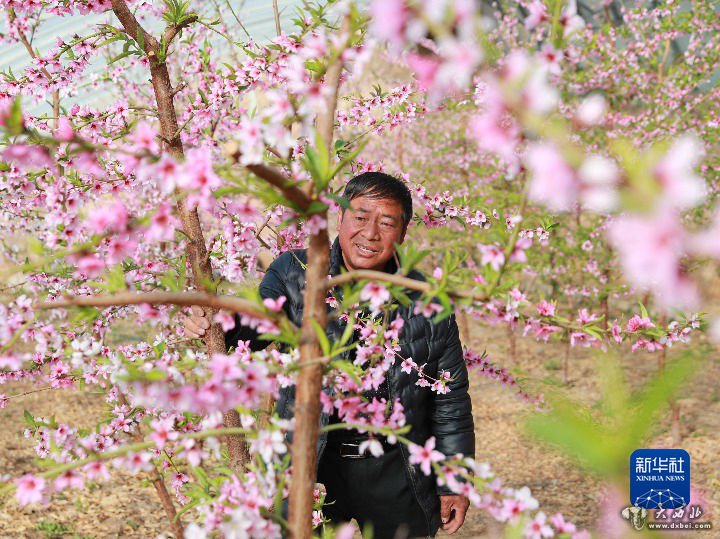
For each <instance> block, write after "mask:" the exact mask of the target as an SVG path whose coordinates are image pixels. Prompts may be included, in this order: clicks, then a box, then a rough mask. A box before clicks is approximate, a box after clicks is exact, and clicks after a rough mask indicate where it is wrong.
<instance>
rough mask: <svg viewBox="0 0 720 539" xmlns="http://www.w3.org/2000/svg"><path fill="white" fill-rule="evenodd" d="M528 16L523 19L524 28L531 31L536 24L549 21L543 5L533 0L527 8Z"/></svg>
mask: <svg viewBox="0 0 720 539" xmlns="http://www.w3.org/2000/svg"><path fill="white" fill-rule="evenodd" d="M527 10H528V16H527V17H526V18H525V28H527V29H528V30H532V29H533V28H535V27H536V26H537V25H538V24H540V23H542V22H547V21H548V20H550V18H549V16H548V13H547V8H546V7H545V3H544V2H542V1H541V0H534V1H533V2H531V3H530V4H529V5H528V6H527Z"/></svg>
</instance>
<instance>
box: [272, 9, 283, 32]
mask: <svg viewBox="0 0 720 539" xmlns="http://www.w3.org/2000/svg"><path fill="white" fill-rule="evenodd" d="M273 13H274V15H275V33H277V35H278V36H280V35H281V34H282V28H280V10H279V9H278V2H277V0H273Z"/></svg>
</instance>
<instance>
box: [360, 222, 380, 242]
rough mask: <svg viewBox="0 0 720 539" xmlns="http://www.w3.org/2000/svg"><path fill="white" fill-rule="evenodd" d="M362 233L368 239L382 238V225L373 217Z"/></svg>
mask: <svg viewBox="0 0 720 539" xmlns="http://www.w3.org/2000/svg"><path fill="white" fill-rule="evenodd" d="M362 235H363V237H365V239H368V240H377V239H380V226H379V225H378V223H377V222H376V221H374V220H372V219H371V220H370V221H368V224H367V225H366V226H365V228H363V230H362Z"/></svg>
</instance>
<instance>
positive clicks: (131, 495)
mask: <svg viewBox="0 0 720 539" xmlns="http://www.w3.org/2000/svg"><path fill="white" fill-rule="evenodd" d="M508 343H509V341H508V338H507V335H506V334H505V332H504V331H503V330H501V329H498V330H493V329H482V330H477V331H475V332H474V337H473V346H474V347H475V349H476V350H482V349H483V348H486V349H487V351H488V353H489V354H490V356H491V358H493V359H497V360H498V361H499V362H500V363H501V364H503V365H504V366H506V367H508V368H515V369H519V370H520V371H522V372H523V373H524V374H525V375H527V376H528V377H529V378H531V379H534V380H542V379H544V378H546V377H549V378H552V379H556V380H559V378H560V373H559V371H558V370H557V364H558V363H559V361H560V358H561V357H562V353H563V347H562V346H561V345H542V346H541V345H538V344H535V343H533V342H532V341H530V340H523V339H518V340H517V356H518V360H517V362H516V364H515V365H512V364H510V363H509V361H508V360H503V358H507V351H508ZM625 364H626V365H627V366H628V370H629V367H630V366H631V365H633V376H635V377H637V379H638V380H641V379H645V378H646V377H647V376H649V375H650V374H651V373H652V372H653V370H654V369H655V366H656V361H655V359H654V357H653V356H650V355H646V354H639V355H637V354H636V355H632V356H628V357H627V358H626V360H625ZM593 365H594V360H593V359H592V355H591V354H590V353H588V352H587V351H574V352H573V357H572V359H571V386H570V387H569V391H570V392H571V393H572V394H573V395H574V396H577V397H580V398H582V399H583V400H584V401H585V402H588V403H590V402H592V401H593V399H595V398H597V396H598V390H597V387H596V386H595V384H594V383H593V381H592V380H593V377H592V372H593V369H594V367H593ZM28 389H31V387H29V386H28V385H25V384H8V385H7V386H5V387H3V388H2V390H3V392H4V393H7V394H15V393H19V392H22V391H27V390H28ZM471 392H472V396H473V403H474V414H475V420H476V427H477V439H478V444H477V446H478V450H477V458H478V460H480V461H486V462H489V463H490V465H491V466H492V468H493V470H494V471H495V473H496V474H497V475H498V476H499V477H501V478H502V479H503V481H504V483H505V484H506V485H507V486H512V487H520V486H523V485H527V486H529V487H530V488H531V490H532V492H533V494H534V495H535V496H536V497H537V499H538V500H539V501H540V504H541V507H542V509H543V510H544V511H545V512H546V513H547V514H548V516H550V515H552V514H554V513H556V512H558V511H560V512H562V513H564V514H565V515H566V516H567V517H569V518H570V519H572V520H573V521H574V522H576V523H577V524H579V525H580V526H585V527H590V528H593V527H594V525H595V522H596V520H597V518H598V515H599V509H598V503H599V494H598V487H599V484H598V482H597V481H596V480H595V479H593V478H592V477H590V476H588V475H586V474H584V473H582V472H580V471H579V470H578V469H577V468H576V467H575V466H573V465H572V464H571V463H570V462H569V461H568V460H567V459H566V458H563V457H561V456H559V455H558V454H557V453H554V452H553V451H551V450H550V449H548V448H544V447H541V446H539V445H538V444H537V443H535V442H533V441H532V440H531V439H530V438H529V437H528V436H527V435H526V434H524V431H523V418H524V417H525V415H526V414H528V413H535V412H533V411H532V409H531V407H530V406H529V405H527V404H525V403H523V402H521V401H519V400H517V399H516V398H515V397H514V396H513V394H512V392H511V391H510V390H508V389H507V388H505V387H502V386H499V385H498V384H496V383H495V382H492V381H488V380H484V379H481V378H480V377H478V376H477V375H475V376H473V377H472V381H471ZM679 402H680V405H681V409H682V414H683V416H682V429H683V431H682V434H683V443H682V447H683V448H684V449H686V450H688V451H689V452H690V454H691V456H692V458H693V463H692V476H693V486H695V487H699V488H702V489H704V490H705V492H706V496H707V498H708V501H709V505H710V509H711V511H712V514H713V516H712V517H710V520H715V524H716V525H717V526H720V521H718V520H717V517H716V516H714V515H718V514H720V511H719V509H720V492H719V491H720V488H718V487H719V485H720V478H719V477H718V470H717V455H718V453H719V452H720V362H718V360H717V358H714V359H711V360H709V361H708V366H707V368H706V369H705V371H703V373H702V374H701V375H699V376H696V377H695V379H694V380H693V382H692V383H691V385H690V386H689V387H688V388H687V389H686V390H685V391H684V392H683V398H681V399H680V401H679ZM23 409H28V410H30V411H31V412H32V413H33V414H35V415H43V416H49V415H51V414H53V413H54V414H55V416H56V418H57V419H58V421H61V422H64V423H68V424H70V425H73V426H78V425H79V426H85V427H89V426H92V425H94V422H95V420H96V419H97V418H99V417H101V413H102V396H101V395H92V394H88V393H84V394H83V393H77V392H59V391H54V392H48V391H45V392H40V393H33V394H31V395H27V396H25V397H23V398H22V399H21V400H18V401H13V402H11V404H10V405H9V406H8V409H6V410H2V411H1V412H0V448H2V451H0V473H1V474H3V475H4V474H8V475H10V476H12V477H18V476H19V475H22V474H23V473H28V472H32V471H37V470H38V466H37V464H36V463H35V459H34V452H33V451H32V447H31V443H30V442H29V441H28V440H25V439H24V438H23V436H22V430H23V428H24V424H23V423H22V410H23ZM652 446H654V447H670V433H669V430H668V429H667V428H666V427H662V426H661V428H660V429H659V434H658V436H657V437H656V438H655V439H654V440H653V444H652ZM618 511H619V508H618ZM162 515H163V513H162V509H161V506H160V504H159V502H158V501H157V498H156V496H155V493H154V490H153V488H152V487H151V486H150V485H148V484H144V483H143V482H142V480H141V479H140V478H137V477H131V476H129V475H127V474H125V473H121V472H118V471H117V470H114V471H113V476H112V480H111V481H110V482H108V483H105V484H100V485H96V486H93V487H92V488H90V489H86V490H84V491H65V492H63V493H60V494H57V495H55V496H53V504H52V505H50V506H48V507H37V506H36V507H31V508H19V507H18V506H17V505H16V504H15V502H14V501H10V502H9V503H7V504H6V505H4V506H3V507H0V538H6V537H7V538H14V537H18V538H20V537H22V538H25V537H28V538H49V537H68V538H72V537H87V538H90V537H93V538H106V537H107V538H109V537H137V538H146V537H157V536H158V535H159V534H162V533H166V534H168V533H169V530H168V527H167V526H166V525H165V521H164V518H163V517H162ZM616 523H617V525H618V529H619V530H621V533H623V534H624V533H625V532H627V536H629V537H633V536H634V535H633V533H631V532H630V531H629V530H630V528H629V527H627V528H625V526H628V524H627V523H626V522H624V521H622V519H621V518H620V516H619V515H618V516H617V519H616ZM494 526H495V525H494V524H493V523H490V522H488V520H487V519H486V518H485V517H484V515H483V514H481V513H480V512H479V511H477V510H473V509H471V511H470V513H469V515H468V519H467V522H466V524H465V526H464V527H463V528H462V530H461V532H459V533H458V534H456V536H455V537H491V538H494V537H497V536H498V534H499V531H498V528H497V527H494ZM609 532H610V530H609V529H606V530H605V532H602V531H601V534H600V537H609V536H610V533H609ZM690 536H692V537H717V536H718V535H717V532H716V530H713V532H708V533H702V534H701V533H699V532H696V533H694V534H692V535H689V534H688V537H690ZM672 537H679V535H678V534H677V533H675V534H673V535H672Z"/></svg>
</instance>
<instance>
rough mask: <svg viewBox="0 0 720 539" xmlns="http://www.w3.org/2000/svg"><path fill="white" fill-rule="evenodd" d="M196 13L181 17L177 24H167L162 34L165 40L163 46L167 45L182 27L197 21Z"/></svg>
mask: <svg viewBox="0 0 720 539" xmlns="http://www.w3.org/2000/svg"><path fill="white" fill-rule="evenodd" d="M197 20H198V16H197V15H190V16H188V17H187V18H186V19H183V20H182V21H181V22H180V23H179V24H175V25H173V26H168V27H167V28H166V29H165V33H164V34H163V40H164V41H165V47H169V46H170V43H171V42H172V40H173V39H175V37H176V36H177V35H178V34H179V33H180V32H182V30H183V28H185V27H187V26H190V25H191V24H192V23H194V22H197Z"/></svg>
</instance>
